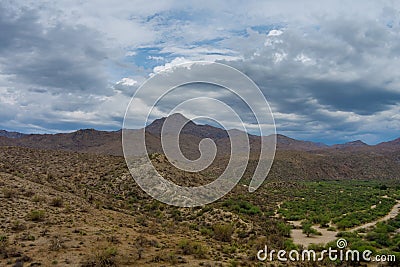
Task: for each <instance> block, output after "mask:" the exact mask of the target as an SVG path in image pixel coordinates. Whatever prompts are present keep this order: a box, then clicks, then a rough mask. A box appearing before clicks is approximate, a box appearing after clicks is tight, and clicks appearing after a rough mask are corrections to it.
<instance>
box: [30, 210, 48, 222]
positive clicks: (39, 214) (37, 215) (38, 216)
mask: <svg viewBox="0 0 400 267" xmlns="http://www.w3.org/2000/svg"><path fill="white" fill-rule="evenodd" d="M27 217H28V219H29V220H31V221H33V222H40V221H43V220H44V217H45V211H44V210H32V211H31V212H30V213H28V216H27Z"/></svg>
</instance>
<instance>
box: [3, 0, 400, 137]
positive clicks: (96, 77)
mask: <svg viewBox="0 0 400 267" xmlns="http://www.w3.org/2000/svg"><path fill="white" fill-rule="evenodd" d="M322 3H323V4H322ZM399 12H400V4H399V2H398V1H268V2H267V1H259V2H254V1H237V2H236V1H229V2H228V1H226V2H217V1H204V0H203V1H160V2H157V1H73V0H72V1H71V0H65V1H48V2H47V1H1V2H0V109H1V116H0V129H6V130H14V131H20V132H29V133H31V132H34V133H53V132H60V131H73V130H77V129H79V128H96V129H104V130H116V129H119V128H121V125H122V120H123V116H124V112H125V109H126V106H127V104H128V102H129V100H130V97H131V96H132V94H133V93H134V92H135V90H136V89H137V88H138V87H139V86H140V85H141V84H142V83H143V82H144V81H145V80H146V79H147V78H149V77H150V76H151V75H153V74H154V73H156V72H158V71H160V70H163V69H164V68H166V67H168V66H171V65H174V64H177V63H181V62H186V61H189V60H209V61H216V62H222V63H225V64H228V65H230V66H233V67H235V68H237V69H238V70H240V71H242V72H243V73H245V74H246V75H248V76H249V77H250V78H251V79H253V80H254V81H255V83H256V84H257V85H258V86H259V87H260V89H261V90H262V92H263V94H264V95H265V97H266V98H267V99H268V101H269V104H270V106H271V108H272V111H273V114H274V117H275V122H276V127H277V131H278V133H281V134H284V135H287V136H290V137H293V138H298V139H304V140H313V141H322V142H326V143H329V144H332V143H341V142H346V141H351V140H356V139H361V140H363V141H365V142H367V143H370V144H375V143H378V142H381V141H387V140H391V139H394V138H397V137H400V132H399V130H400V112H399V111H400V75H399V73H400V58H399V56H400V13H399ZM187 90H191V88H187ZM188 92H189V91H188ZM212 94H213V90H204V96H207V95H210V96H212ZM182 95H184V94H182Z"/></svg>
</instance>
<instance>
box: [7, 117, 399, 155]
mask: <svg viewBox="0 0 400 267" xmlns="http://www.w3.org/2000/svg"><path fill="white" fill-rule="evenodd" d="M166 120H168V122H170V123H171V125H172V127H171V128H172V129H176V127H178V125H184V127H183V128H182V131H181V133H180V136H179V143H180V146H181V148H182V151H183V154H184V155H185V156H187V157H188V158H191V159H195V158H197V157H199V155H200V154H199V150H198V146H199V143H200V141H201V140H202V139H204V138H210V139H212V140H213V141H214V142H215V144H216V146H217V149H218V154H217V155H218V156H224V155H228V154H229V153H230V139H229V134H231V135H232V136H235V135H239V134H243V132H241V131H239V130H237V129H232V130H228V131H226V130H224V129H221V128H218V127H214V126H210V125H199V124H196V123H195V122H193V121H191V120H189V119H187V118H186V117H184V116H183V115H182V114H179V113H176V114H172V115H170V116H169V117H164V118H160V119H156V120H154V121H153V122H152V123H150V124H149V125H147V126H146V127H145V129H144V130H145V132H146V145H147V150H148V153H154V152H162V146H161V129H162V127H163V125H164V123H165V121H166ZM174 125H176V127H174ZM142 130H143V129H142ZM136 131H137V132H136ZM168 131H170V130H168V129H167V131H166V135H168V134H170V132H168ZM139 132H140V130H132V134H134V135H135V134H137V133H139ZM121 133H122V131H121V130H119V131H98V130H95V129H82V130H78V131H76V132H72V133H58V134H22V133H17V132H8V131H4V130H2V131H0V146H21V147H30V148H39V149H51V150H66V151H75V152H89V153H96V154H108V155H122V147H121ZM248 136H249V142H250V146H251V151H252V152H251V153H256V152H257V151H259V149H260V137H259V136H255V135H251V134H248ZM276 140H277V150H278V151H303V152H313V153H327V152H328V151H342V152H346V151H349V152H354V153H355V152H357V151H364V152H371V153H372V152H374V153H388V152H390V153H392V152H395V151H399V150H400V138H398V139H396V140H393V141H389V142H383V143H380V144H378V145H374V146H370V145H367V144H365V143H364V142H362V141H361V140H357V141H353V142H348V143H345V144H338V145H333V146H328V145H326V144H323V143H316V142H311V141H301V140H296V139H293V138H290V137H287V136H284V135H281V134H277V135H276Z"/></svg>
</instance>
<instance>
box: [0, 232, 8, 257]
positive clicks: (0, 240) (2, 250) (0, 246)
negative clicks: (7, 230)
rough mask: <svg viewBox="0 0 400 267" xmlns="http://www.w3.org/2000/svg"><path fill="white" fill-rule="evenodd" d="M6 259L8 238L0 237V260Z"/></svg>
mask: <svg viewBox="0 0 400 267" xmlns="http://www.w3.org/2000/svg"><path fill="white" fill-rule="evenodd" d="M7 257H8V237H7V236H5V235H0V258H7Z"/></svg>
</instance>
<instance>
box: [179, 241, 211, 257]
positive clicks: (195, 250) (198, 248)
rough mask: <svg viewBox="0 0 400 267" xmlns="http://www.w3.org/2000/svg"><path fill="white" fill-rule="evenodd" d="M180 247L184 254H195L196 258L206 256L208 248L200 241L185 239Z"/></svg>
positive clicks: (180, 243)
mask: <svg viewBox="0 0 400 267" xmlns="http://www.w3.org/2000/svg"><path fill="white" fill-rule="evenodd" d="M178 247H179V249H180V250H181V251H182V254H184V255H193V256H194V257H195V258H199V259H200V258H205V257H206V254H207V249H206V247H204V246H203V245H202V244H201V243H199V242H193V241H190V240H188V239H183V240H181V241H180V242H179V244H178Z"/></svg>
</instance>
